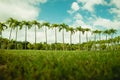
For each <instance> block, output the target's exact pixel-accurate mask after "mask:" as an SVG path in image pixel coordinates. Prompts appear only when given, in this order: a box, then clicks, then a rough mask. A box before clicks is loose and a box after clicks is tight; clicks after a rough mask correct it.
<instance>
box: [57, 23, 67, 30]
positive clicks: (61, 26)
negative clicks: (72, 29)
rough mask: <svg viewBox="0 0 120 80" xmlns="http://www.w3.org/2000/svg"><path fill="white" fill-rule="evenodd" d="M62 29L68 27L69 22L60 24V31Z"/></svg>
mask: <svg viewBox="0 0 120 80" xmlns="http://www.w3.org/2000/svg"><path fill="white" fill-rule="evenodd" d="M62 29H66V30H67V29H68V25H67V24H65V23H62V24H60V27H59V31H61V30H62Z"/></svg>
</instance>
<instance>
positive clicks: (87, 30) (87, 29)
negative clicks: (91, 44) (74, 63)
mask: <svg viewBox="0 0 120 80" xmlns="http://www.w3.org/2000/svg"><path fill="white" fill-rule="evenodd" d="M85 31H86V42H88V34H87V32H89V31H90V29H89V28H85Z"/></svg>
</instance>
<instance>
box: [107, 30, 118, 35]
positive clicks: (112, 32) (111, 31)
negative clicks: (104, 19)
mask: <svg viewBox="0 0 120 80" xmlns="http://www.w3.org/2000/svg"><path fill="white" fill-rule="evenodd" d="M109 33H110V34H116V33H117V30H116V29H109Z"/></svg>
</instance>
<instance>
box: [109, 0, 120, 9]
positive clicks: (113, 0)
mask: <svg viewBox="0 0 120 80" xmlns="http://www.w3.org/2000/svg"><path fill="white" fill-rule="evenodd" d="M110 4H111V5H115V6H116V7H117V8H119V9H120V0H111V3H110Z"/></svg>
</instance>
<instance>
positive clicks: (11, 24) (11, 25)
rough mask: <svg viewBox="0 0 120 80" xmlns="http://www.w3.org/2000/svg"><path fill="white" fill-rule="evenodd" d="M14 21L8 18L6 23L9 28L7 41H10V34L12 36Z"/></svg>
mask: <svg viewBox="0 0 120 80" xmlns="http://www.w3.org/2000/svg"><path fill="white" fill-rule="evenodd" d="M14 22H15V19H13V18H9V19H8V20H7V21H6V23H7V24H8V25H9V28H10V35H9V40H11V34H12V30H13V29H15V23H14Z"/></svg>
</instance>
